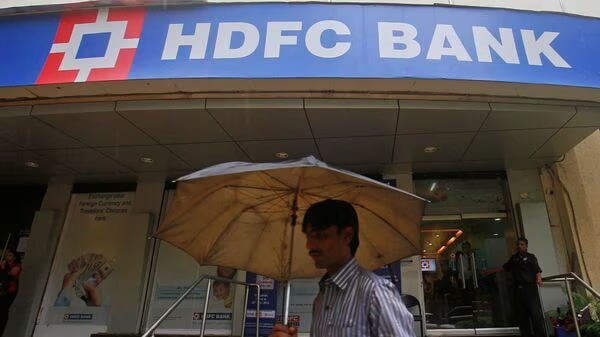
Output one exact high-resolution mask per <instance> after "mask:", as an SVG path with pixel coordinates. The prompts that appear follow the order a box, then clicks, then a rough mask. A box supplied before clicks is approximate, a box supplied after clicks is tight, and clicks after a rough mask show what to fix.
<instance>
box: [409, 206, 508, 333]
mask: <svg viewBox="0 0 600 337" xmlns="http://www.w3.org/2000/svg"><path fill="white" fill-rule="evenodd" d="M421 234H422V235H421V240H422V242H421V244H422V254H423V255H422V273H423V289H424V294H425V311H426V317H427V327H428V331H429V334H433V335H438V336H439V335H461V336H464V335H484V334H493V335H499V334H513V333H517V334H518V329H516V328H513V327H516V322H515V319H514V317H513V315H512V313H511V305H510V303H509V301H511V300H512V296H510V293H509V291H508V286H507V282H506V280H507V275H506V274H505V273H504V272H503V271H502V264H503V263H504V262H505V261H506V260H507V259H508V257H509V256H510V252H511V250H512V247H513V246H514V230H513V227H512V226H511V225H509V223H508V222H507V221H506V215H505V213H484V214H463V215H461V216H429V217H425V218H424V222H423V226H422V233H421Z"/></svg>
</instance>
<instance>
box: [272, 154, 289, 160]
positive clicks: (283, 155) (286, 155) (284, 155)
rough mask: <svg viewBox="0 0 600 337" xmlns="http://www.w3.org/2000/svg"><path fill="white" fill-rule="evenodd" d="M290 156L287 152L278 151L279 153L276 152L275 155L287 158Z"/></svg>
mask: <svg viewBox="0 0 600 337" xmlns="http://www.w3.org/2000/svg"><path fill="white" fill-rule="evenodd" d="M289 156H290V154H289V153H287V152H277V153H275V157H276V158H279V159H286V158H287V157H289Z"/></svg>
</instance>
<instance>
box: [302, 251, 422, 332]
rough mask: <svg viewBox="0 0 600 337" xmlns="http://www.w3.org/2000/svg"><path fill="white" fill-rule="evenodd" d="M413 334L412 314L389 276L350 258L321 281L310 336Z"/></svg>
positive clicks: (314, 305) (314, 306)
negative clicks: (378, 274)
mask: <svg viewBox="0 0 600 337" xmlns="http://www.w3.org/2000/svg"><path fill="white" fill-rule="evenodd" d="M392 336H394V337H414V336H415V332H414V330H413V316H412V314H411V313H410V312H408V310H407V309H406V307H405V306H404V304H403V303H402V300H401V298H400V293H399V292H398V289H396V287H395V286H394V285H393V284H392V283H391V282H389V281H388V280H386V279H384V278H382V277H380V276H377V275H375V274H373V273H371V272H369V271H366V270H364V269H363V268H361V267H360V266H359V265H358V263H357V262H356V259H354V258H353V259H352V260H350V261H349V262H348V263H347V264H346V265H345V266H344V267H343V268H342V269H340V270H339V271H337V272H336V273H335V274H334V275H333V276H328V275H325V277H323V279H321V281H320V282H319V294H318V295H317V297H316V298H315V301H314V304H313V320H312V327H311V337H392Z"/></svg>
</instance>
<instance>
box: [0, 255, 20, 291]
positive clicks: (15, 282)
mask: <svg viewBox="0 0 600 337" xmlns="http://www.w3.org/2000/svg"><path fill="white" fill-rule="evenodd" d="M7 267H8V268H7V269H8V287H7V289H6V291H7V293H8V294H14V293H16V292H17V289H18V288H19V275H21V264H20V263H17V262H14V261H13V262H9V263H8V266H7ZM4 271H5V269H4V268H3V267H2V266H0V272H4Z"/></svg>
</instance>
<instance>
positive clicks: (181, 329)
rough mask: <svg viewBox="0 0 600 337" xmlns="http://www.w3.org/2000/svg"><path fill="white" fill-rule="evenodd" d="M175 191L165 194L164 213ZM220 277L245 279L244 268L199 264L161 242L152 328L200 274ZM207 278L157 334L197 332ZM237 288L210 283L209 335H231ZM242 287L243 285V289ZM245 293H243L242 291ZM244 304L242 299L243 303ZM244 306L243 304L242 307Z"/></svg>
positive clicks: (207, 330) (207, 316) (151, 305)
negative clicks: (241, 269)
mask: <svg viewBox="0 0 600 337" xmlns="http://www.w3.org/2000/svg"><path fill="white" fill-rule="evenodd" d="M173 194H174V191H173V190H171V191H168V192H167V193H166V194H165V197H164V203H163V212H162V214H165V210H166V209H167V208H168V207H169V204H170V203H171V200H172V198H173ZM204 275H209V276H220V277H224V278H229V279H235V280H238V281H239V280H244V279H245V276H244V275H245V274H244V272H243V271H238V270H235V269H230V268H223V267H215V266H200V265H199V264H198V262H196V260H194V259H193V258H192V257H191V256H190V255H188V254H186V253H185V252H183V251H181V250H179V249H178V248H176V247H174V246H172V245H170V244H169V243H167V242H161V243H160V245H159V247H158V258H157V262H156V272H155V274H154V282H153V289H152V298H151V301H150V307H149V315H148V317H149V319H148V320H146V328H149V327H150V326H151V325H152V324H154V322H156V321H157V320H158V318H159V317H161V316H162V314H163V313H164V312H165V311H166V310H167V309H168V308H169V307H170V306H171V305H172V304H173V303H174V302H175V301H176V300H177V299H178V298H179V297H180V296H181V295H182V294H183V293H184V292H185V291H186V290H187V289H188V288H189V287H190V286H191V285H192V284H193V283H194V282H196V281H197V280H198V279H199V278H200V277H202V276H204ZM207 284H208V281H204V282H201V283H200V284H199V285H198V286H197V287H196V288H195V289H194V290H193V291H192V292H191V293H190V294H188V296H187V297H186V298H185V299H184V300H183V301H182V302H181V304H180V305H179V306H178V307H177V308H176V309H175V310H174V311H173V312H172V313H171V314H170V315H169V316H168V317H167V318H166V319H165V320H164V321H163V322H162V323H161V324H160V325H159V326H158V329H157V330H156V333H157V334H196V335H197V334H198V332H199V330H200V327H201V325H202V319H203V316H204V314H203V310H204V300H205V299H206V288H207ZM236 288H237V287H235V286H233V285H232V284H230V283H223V282H214V283H213V284H212V286H211V291H210V293H211V294H210V298H209V306H208V313H207V315H206V318H207V320H206V331H205V332H206V334H210V335H227V336H230V335H231V333H232V328H233V316H234V313H235V312H234V310H236V308H235V305H234V304H235V302H236ZM242 289H243V288H242ZM242 296H243V293H242ZM242 303H243V302H242ZM240 308H241V306H240Z"/></svg>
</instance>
